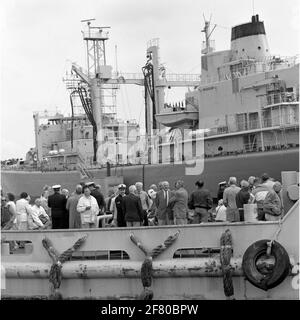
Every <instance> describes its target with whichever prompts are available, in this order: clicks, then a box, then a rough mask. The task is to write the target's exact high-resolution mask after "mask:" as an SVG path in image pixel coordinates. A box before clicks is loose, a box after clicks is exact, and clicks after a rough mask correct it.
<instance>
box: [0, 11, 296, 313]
mask: <svg viewBox="0 0 300 320" xmlns="http://www.w3.org/2000/svg"><path fill="white" fill-rule="evenodd" d="M104 31H105V28H92V27H91V25H90V21H88V31H87V34H86V33H84V38H85V40H86V41H87V50H88V53H89V54H90V55H91V61H94V62H97V63H98V62H100V61H101V59H103V61H102V62H101V63H99V64H97V63H96V64H92V63H91V64H88V70H87V71H84V70H83V69H81V68H79V67H78V66H76V65H73V67H72V70H73V73H74V75H75V77H68V79H66V82H67V86H68V88H69V89H70V91H71V93H70V98H71V105H72V110H73V112H72V116H71V117H64V116H62V115H60V114H54V115H49V114H48V115H45V114H44V116H43V117H44V118H45V119H46V123H44V124H43V123H40V120H43V119H42V117H41V116H38V115H35V117H34V118H35V132H36V147H35V148H33V149H32V150H30V152H29V153H28V154H27V159H26V160H25V161H24V164H22V163H23V162H22V163H20V162H19V164H18V166H19V167H18V168H5V169H3V170H2V183H3V187H4V189H7V190H8V191H10V192H15V193H18V192H20V191H23V190H26V191H28V193H31V194H32V195H35V194H37V193H38V192H39V190H41V188H42V187H43V186H44V184H51V183H53V184H54V183H58V181H61V183H62V184H63V185H64V187H67V186H68V185H70V188H73V187H74V185H75V184H76V183H78V181H80V180H81V179H93V180H94V181H97V179H98V181H100V182H101V181H102V182H103V183H104V187H105V188H106V187H109V186H110V185H113V184H116V183H119V182H117V181H120V180H123V179H124V181H125V183H127V184H130V183H133V182H136V181H143V182H144V185H145V186H146V187H148V186H149V184H150V183H153V182H158V181H161V180H168V181H170V182H173V181H174V180H176V179H181V180H184V182H185V184H186V186H187V188H188V189H189V190H191V189H192V187H193V185H194V182H195V180H196V179H199V177H201V178H202V179H203V180H204V181H205V184H206V186H207V187H208V188H210V189H211V190H212V191H213V192H214V194H215V193H216V186H217V183H218V182H219V181H221V180H224V179H227V178H228V176H229V175H234V176H237V178H239V179H240V178H245V177H248V176H249V175H259V174H261V173H262V172H264V171H266V172H268V173H269V174H270V175H271V176H272V177H273V178H275V179H278V180H280V181H281V182H282V194H281V195H282V200H283V204H284V215H283V216H282V217H281V219H280V220H278V221H258V220H256V217H255V214H254V212H255V210H254V208H253V206H255V205H253V204H248V205H245V206H244V211H245V221H243V222H233V223H231V222H227V221H226V222H204V223H201V224H187V225H172V226H170V225H166V226H149V227H133V228H99V229H98V228H95V229H69V230H65V229H64V230H34V231H32V230H30V231H20V230H17V231H15V230H7V231H6V230H2V232H1V258H2V260H1V276H2V282H1V284H2V287H1V289H2V290H1V294H2V298H4V299H24V298H25V299H48V298H49V299H61V298H63V299H120V300H123V299H143V300H151V299H178V300H185V299H225V298H226V299H299V174H298V148H299V141H298V131H299V123H298V108H299V85H298V72H299V64H298V63H297V62H296V60H295V59H292V58H280V57H273V56H272V55H270V53H269V47H268V44H267V39H266V35H265V29H264V24H263V22H261V21H259V18H258V16H253V17H252V20H251V22H249V23H246V24H242V25H238V26H236V27H234V28H233V29H232V36H231V37H232V38H231V49H230V50H226V51H221V52H215V51H214V48H213V42H212V40H211V39H210V36H211V31H210V23H209V22H208V21H207V22H206V23H205V27H204V30H203V31H204V33H205V36H206V40H205V43H204V48H203V51H202V74H201V80H200V79H199V78H198V76H191V77H190V78H189V77H188V76H186V75H185V76H184V75H177V76H175V75H173V76H172V75H170V74H167V72H166V70H165V69H164V68H162V66H161V65H160V63H159V59H158V57H159V55H158V42H157V41H151V42H150V43H149V45H148V49H147V59H148V60H147V63H146V65H145V66H144V67H143V69H142V70H143V74H142V75H131V76H129V75H126V74H123V75H121V74H113V73H112V72H111V68H110V67H109V66H106V62H105V54H104V53H105V50H104V49H105V46H104V43H105V40H107V36H106V33H105V32H104ZM100 58H101V59H100ZM92 69H93V71H92ZM122 83H135V84H140V85H142V86H144V88H145V106H146V112H145V114H146V119H145V120H146V132H145V134H146V135H145V136H143V134H142V130H141V128H139V127H138V126H137V124H136V123H135V122H134V121H128V122H123V121H119V120H117V118H116V117H115V114H114V112H113V111H111V112H106V111H105V110H104V108H105V101H104V98H105V91H106V90H115V89H116V87H117V86H118V85H121V84H122ZM169 86H170V87H171V86H188V87H189V86H192V87H193V90H191V89H190V90H189V92H188V93H187V94H186V96H185V99H184V101H183V103H180V104H179V103H177V104H171V105H170V104H168V103H164V89H165V88H167V87H169ZM76 99H77V100H79V101H80V108H83V109H84V113H82V114H80V112H77V111H76V110H75V109H76V103H75V101H76ZM48 121H49V123H48ZM121 129H124V130H121ZM117 138H118V140H117ZM116 142H117V143H116ZM125 147H126V149H124V148H125ZM120 150H121V151H120ZM20 166H23V168H20ZM105 188H104V189H105ZM251 208H252V209H251ZM107 218H108V215H103V216H99V219H102V220H103V219H107ZM14 241H17V242H24V249H22V250H20V251H19V250H17V251H16V252H10V244H11V243H13V242H14ZM49 282H50V288H49ZM169 306H170V308H171V309H169V311H170V313H172V308H173V306H172V304H170V305H169Z"/></svg>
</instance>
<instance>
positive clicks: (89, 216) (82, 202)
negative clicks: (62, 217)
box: [77, 195, 99, 223]
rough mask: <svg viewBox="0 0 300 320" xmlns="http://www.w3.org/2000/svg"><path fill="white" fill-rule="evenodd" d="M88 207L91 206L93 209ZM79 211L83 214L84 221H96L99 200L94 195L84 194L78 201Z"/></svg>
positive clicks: (82, 219)
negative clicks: (87, 195)
mask: <svg viewBox="0 0 300 320" xmlns="http://www.w3.org/2000/svg"><path fill="white" fill-rule="evenodd" d="M87 207H91V209H89V210H86V208H87ZM77 211H78V212H79V213H80V214H81V221H82V222H83V223H95V222H96V216H97V214H98V213H99V206H98V203H97V200H96V199H95V198H94V197H93V196H89V197H88V198H87V197H86V196H85V195H83V196H82V197H81V198H80V199H79V201H78V204H77Z"/></svg>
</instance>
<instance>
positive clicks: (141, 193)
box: [135, 182, 150, 211]
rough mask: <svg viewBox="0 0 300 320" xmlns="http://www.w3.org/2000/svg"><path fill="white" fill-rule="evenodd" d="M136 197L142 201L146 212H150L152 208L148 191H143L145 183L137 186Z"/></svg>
mask: <svg viewBox="0 0 300 320" xmlns="http://www.w3.org/2000/svg"><path fill="white" fill-rule="evenodd" d="M135 187H136V195H137V196H138V197H139V198H140V199H141V203H142V208H143V210H145V211H148V210H149V208H150V203H149V197H148V194H147V192H146V191H144V190H143V183H142V182H137V183H136V184H135Z"/></svg>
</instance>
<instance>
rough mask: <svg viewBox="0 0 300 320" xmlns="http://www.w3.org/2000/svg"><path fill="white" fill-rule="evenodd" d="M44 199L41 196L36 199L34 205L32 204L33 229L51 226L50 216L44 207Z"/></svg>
mask: <svg viewBox="0 0 300 320" xmlns="http://www.w3.org/2000/svg"><path fill="white" fill-rule="evenodd" d="M41 204H42V201H41V199H40V198H37V199H35V201H34V205H33V206H32V211H33V212H32V215H31V217H32V223H33V229H38V228H41V229H47V228H49V226H50V223H51V221H50V218H49V216H48V215H47V213H46V211H45V209H44V208H43V207H42V205H41Z"/></svg>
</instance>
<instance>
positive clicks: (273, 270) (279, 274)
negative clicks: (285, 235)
mask: <svg viewBox="0 0 300 320" xmlns="http://www.w3.org/2000/svg"><path fill="white" fill-rule="evenodd" d="M270 241H271V240H259V241H256V242H254V243H253V244H252V245H251V246H250V247H249V248H248V249H247V250H246V251H245V253H244V256H243V263H242V268H243V271H244V275H245V277H246V279H247V280H248V281H249V282H251V283H252V284H253V285H254V286H255V287H257V288H260V289H263V290H265V291H267V290H268V289H271V288H274V287H276V286H278V285H279V284H280V283H281V282H282V281H283V280H284V279H285V278H286V277H287V276H288V274H289V271H290V259H289V255H288V253H287V252H286V250H285V249H284V247H283V246H282V245H281V244H280V243H278V242H276V241H273V244H272V247H271V254H270V255H268V254H267V249H268V242H270Z"/></svg>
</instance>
